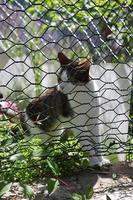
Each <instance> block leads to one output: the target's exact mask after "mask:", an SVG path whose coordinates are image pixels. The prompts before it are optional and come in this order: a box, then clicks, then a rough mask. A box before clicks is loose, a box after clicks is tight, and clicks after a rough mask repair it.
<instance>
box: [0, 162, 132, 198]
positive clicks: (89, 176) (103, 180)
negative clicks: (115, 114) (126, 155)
mask: <svg viewBox="0 0 133 200" xmlns="http://www.w3.org/2000/svg"><path fill="white" fill-rule="evenodd" d="M68 170H69V169H68ZM44 182H45V181H44V180H41V181H40V182H39V183H34V184H33V185H32V188H33V190H34V192H35V198H34V199H35V200H71V194H72V193H79V194H83V193H84V192H85V191H86V188H87V186H88V185H91V186H93V189H94V195H93V197H92V199H91V200H107V197H106V195H108V196H109V197H110V199H111V200H132V199H133V164H131V163H119V164H115V165H113V166H111V168H110V170H109V171H104V170H102V171H101V170H92V169H90V170H89V169H88V170H84V171H80V172H78V173H77V174H75V175H73V176H72V177H68V178H62V182H63V183H62V184H61V186H60V187H59V188H58V189H57V190H56V191H55V193H53V194H52V195H51V196H50V197H49V196H48V194H47V190H46V185H45V183H44ZM2 200H28V199H25V198H23V196H22V194H21V192H19V191H18V186H17V185H14V186H13V187H12V191H11V192H10V193H8V194H6V195H5V196H4V197H3V198H2Z"/></svg>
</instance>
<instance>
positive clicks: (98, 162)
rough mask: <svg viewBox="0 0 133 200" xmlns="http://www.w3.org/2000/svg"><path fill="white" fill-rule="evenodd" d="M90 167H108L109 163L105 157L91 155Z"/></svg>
mask: <svg viewBox="0 0 133 200" xmlns="http://www.w3.org/2000/svg"><path fill="white" fill-rule="evenodd" d="M90 166H91V167H100V168H101V167H110V166H111V163H110V161H109V160H108V159H107V158H103V157H102V158H100V157H92V158H90Z"/></svg>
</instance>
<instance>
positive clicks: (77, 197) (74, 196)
mask: <svg viewBox="0 0 133 200" xmlns="http://www.w3.org/2000/svg"><path fill="white" fill-rule="evenodd" d="M72 200H82V196H81V195H80V194H77V193H74V194H72Z"/></svg>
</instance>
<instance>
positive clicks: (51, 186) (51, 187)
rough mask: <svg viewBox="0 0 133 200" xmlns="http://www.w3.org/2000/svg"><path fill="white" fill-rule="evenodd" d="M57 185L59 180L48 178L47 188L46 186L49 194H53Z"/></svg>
mask: <svg viewBox="0 0 133 200" xmlns="http://www.w3.org/2000/svg"><path fill="white" fill-rule="evenodd" d="M58 187H59V181H58V180H57V179H55V178H50V179H49V180H48V186H47V188H48V193H49V195H51V194H53V193H54V192H55V191H56V190H57V188H58Z"/></svg>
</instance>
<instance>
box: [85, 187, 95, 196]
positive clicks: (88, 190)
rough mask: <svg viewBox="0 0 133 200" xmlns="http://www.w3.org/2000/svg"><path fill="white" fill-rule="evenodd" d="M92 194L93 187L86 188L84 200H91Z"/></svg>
mask: <svg viewBox="0 0 133 200" xmlns="http://www.w3.org/2000/svg"><path fill="white" fill-rule="evenodd" d="M93 193H94V191H93V187H92V186H88V188H87V190H86V192H85V195H86V198H87V199H91V198H92V196H93Z"/></svg>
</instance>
